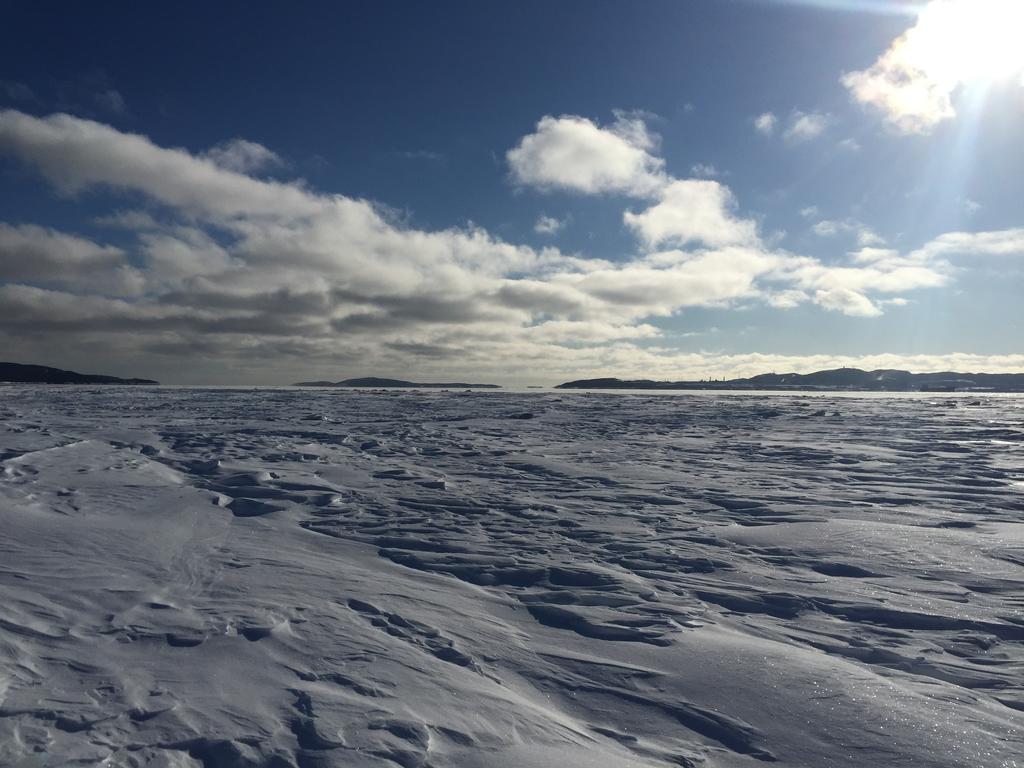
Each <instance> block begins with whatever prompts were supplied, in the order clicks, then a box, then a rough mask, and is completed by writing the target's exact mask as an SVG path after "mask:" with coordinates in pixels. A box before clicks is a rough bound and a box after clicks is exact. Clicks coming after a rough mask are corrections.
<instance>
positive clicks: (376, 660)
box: [0, 387, 1024, 768]
mask: <svg viewBox="0 0 1024 768" xmlns="http://www.w3.org/2000/svg"><path fill="white" fill-rule="evenodd" d="M951 403H956V405H955V407H954V406H953V405H951ZM0 419H2V420H0V462H2V463H0V765H3V766H68V765H88V766H93V765H109V766H190V767H193V768H194V767H195V766H205V768H213V767H214V766H217V767H220V766H227V767H229V768H236V767H249V766H270V767H273V768H285V767H286V766H297V767H299V768H321V767H323V766H346V767H347V766H355V767H358V766H403V767H404V768H411V767H413V766H435V767H440V766H467V767H479V768H484V767H485V766H486V767H490V766H495V767H501V768H505V767H507V768H513V767H515V768H519V767H524V768H547V766H556V767H557V768H572V767H573V766H597V767H604V766H608V767H609V768H619V767H624V766H699V765H707V766H757V765H761V764H764V763H768V762H773V761H774V762H776V763H778V764H781V765H793V766H797V765H799V766H815V767H818V766H840V765H842V766H908V767H909V766H913V768H923V767H924V766H965V767H966V766H970V767H971V768H978V767H979V766H1001V767H1004V768H1005V767H1009V766H1018V765H1024V760H1022V757H1021V756H1022V755H1024V643H1022V641H1024V525H1022V523H1024V397H1022V398H1016V397H1002V398H995V397H993V398H981V399H980V400H979V401H977V403H975V402H974V401H972V399H971V398H962V397H960V398H956V399H955V400H951V399H949V398H945V397H942V396H935V397H931V398H900V399H886V398H878V397H874V398H871V397H865V398H827V397H826V398H821V397H796V396H776V397H744V396H716V395H708V394H706V393H705V394H701V395H679V396H663V395H645V394H625V393H622V394H614V395H612V394H608V395H605V394H586V393H578V392H572V393H550V392H538V393H533V394H516V393H501V392H487V393H473V394H462V393H446V392H418V391H403V392H388V393H372V392H354V391H338V390H326V391H320V390H304V391H296V390H188V389H169V388H152V389H148V388H147V389H130V388H105V389H104V388H31V387H3V388H0Z"/></svg>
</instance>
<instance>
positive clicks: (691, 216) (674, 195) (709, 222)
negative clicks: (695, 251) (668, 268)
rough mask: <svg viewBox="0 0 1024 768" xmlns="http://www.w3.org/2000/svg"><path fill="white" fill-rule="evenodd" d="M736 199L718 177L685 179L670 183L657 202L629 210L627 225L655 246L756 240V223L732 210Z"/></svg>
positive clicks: (647, 242) (732, 243)
mask: <svg viewBox="0 0 1024 768" xmlns="http://www.w3.org/2000/svg"><path fill="white" fill-rule="evenodd" d="M734 208H735V200H734V199H733V196H732V192H731V191H730V190H729V188H728V187H726V186H723V185H722V184H719V183H718V182H717V181H708V180H697V179H685V180H675V181H672V182H670V183H669V184H667V185H666V186H665V187H664V188H663V189H662V190H661V192H660V195H659V200H658V203H657V204H656V205H653V206H651V207H650V208H648V209H647V210H645V211H642V212H641V213H633V212H632V211H627V212H626V213H625V215H624V220H625V223H626V226H628V227H629V228H630V229H632V230H633V231H634V232H636V233H637V234H638V235H639V236H640V238H641V239H642V240H643V242H644V243H645V244H646V245H647V246H648V247H652V248H656V247H660V246H663V245H677V246H678V245H686V244H688V243H694V242H695V243H704V244H706V245H711V246H725V245H737V244H742V243H753V242H755V241H756V240H757V226H756V224H755V222H753V221H751V220H749V219H740V218H738V217H736V216H735V215H734V214H733V213H732V211H733V209H734Z"/></svg>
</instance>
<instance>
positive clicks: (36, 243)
mask: <svg viewBox="0 0 1024 768" xmlns="http://www.w3.org/2000/svg"><path fill="white" fill-rule="evenodd" d="M0 281H8V282H26V281H31V282H36V283H41V284H44V285H49V286H64V287H67V286H70V287H78V288H88V289H91V290H93V291H98V292H107V291H110V292H113V293H115V294H117V293H121V294H126V293H127V294H130V293H135V292H136V291H137V290H138V289H139V288H140V286H141V285H142V282H143V280H142V277H141V275H140V274H139V272H138V271H137V270H136V269H134V268H133V267H132V266H131V265H130V264H129V263H128V260H127V257H126V254H125V253H124V251H122V250H121V249H120V248H115V247H113V246H109V245H97V244H96V243H94V242H92V241H91V240H86V239H85V238H82V237H76V236H74V235H68V234H64V233H61V232H56V231H54V230H52V229H44V228H43V227H37V226H34V225H31V224H23V225H21V226H10V225H8V224H4V223H0Z"/></svg>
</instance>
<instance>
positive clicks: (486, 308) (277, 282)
mask: <svg viewBox="0 0 1024 768" xmlns="http://www.w3.org/2000/svg"><path fill="white" fill-rule="evenodd" d="M1020 8H1021V6H1020V5H1018V4H1017V3H1015V2H1013V0H972V2H966V1H965V0H933V1H932V2H929V3H905V2H884V1H883V2H876V3H865V2H856V3H855V2H845V1H843V0H835V1H834V2H832V1H830V0H817V2H796V1H795V0H794V1H793V2H769V1H767V0H765V1H762V2H755V1H754V0H750V1H747V2H740V1H739V0H737V1H735V2H733V1H731V0H703V1H701V2H697V1H693V2H681V1H678V0H676V1H672V2H654V1H650V2H644V3H626V2H607V1H606V0H587V1H586V2H583V1H580V2H568V1H560V2H516V3H498V2H474V3H470V2H458V3H430V4H427V3H412V2H402V3H397V2H375V3H363V4H348V3H333V2H332V3H319V4H317V3H307V4H304V5H303V6H302V7H301V8H300V9H296V8H294V7H292V6H289V5H285V4H283V3H282V4H273V3H261V4H251V3H223V4H218V6H217V7H216V8H214V9H211V8H209V7H208V6H205V5H200V4H198V3H180V4H167V5H166V6H163V7H160V8H156V7H153V6H152V5H146V6H143V5H141V4H127V3H108V4H102V5H96V4H72V5H68V4H54V3H44V2H34V3H13V4H8V5H7V6H6V8H5V10H4V24H3V25H0V204H2V205H0V343H2V345H3V347H5V348H6V349H8V350H10V351H9V352H6V353H4V354H3V355H0V357H4V358H6V359H14V360H19V361H22V362H38V363H43V364H50V365H57V366H62V367H75V368H81V369H89V370H103V371H109V372H112V373H127V374H136V375H153V376H156V377H158V378H161V379H162V380H164V381H167V382H180V383H201V382H210V383H287V382H289V381H293V380H297V379H302V378H311V377H317V378H320V377H327V378H340V377H342V376H345V375H361V374H370V373H373V374H380V375H402V376H407V377H408V378H422V379H429V378H435V379H436V378H449V377H460V378H461V377H466V376H469V377H472V378H477V379H480V378H489V379H491V380H497V381H503V382H509V383H534V382H537V383H554V382H557V381H559V380H563V379H565V378H576V377H581V376H590V375H599V374H608V375H621V376H646V377H652V378H690V377H693V378H701V377H705V376H730V375H741V374H752V373H758V372H762V371H765V370H783V369H784V370H812V369H816V368H822V367H830V366H832V365H840V364H851V365H860V366H862V367H876V366H878V367H880V366H885V367H906V368H911V369H914V370H929V369H930V370H934V369H943V368H958V369H964V368H971V369H976V370H1024V350H1022V349H1021V346H1020V343H1019V339H1020V338H1022V337H1024V333H1022V331H1024V329H1022V320H1024V310H1022V309H1021V306H1020V302H1019V296H1020V295H1021V292H1022V291H1021V289H1022V288H1024V272H1022V269H1021V259H1022V257H1024V207H1022V206H1021V203H1020V201H1021V200H1024V152H1022V151H1021V139H1020V136H1021V135H1022V129H1024V87H1022V86H1024V79H1022V78H1024V56H1022V55H1021V54H1020V53H1019V51H1020V50H1021V49H1024V46H1021V45H1020V44H1019V41H1018V40H1017V39H1014V35H1019V30H1020V29H1021V26H1020V24H1018V23H1017V22H1021V21H1024V19H1022V12H1021V10H1020Z"/></svg>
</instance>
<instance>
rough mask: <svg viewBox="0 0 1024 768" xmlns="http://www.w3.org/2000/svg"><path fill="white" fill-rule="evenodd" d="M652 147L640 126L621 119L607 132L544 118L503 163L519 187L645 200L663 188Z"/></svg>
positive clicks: (582, 122)
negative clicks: (617, 195)
mask: <svg viewBox="0 0 1024 768" xmlns="http://www.w3.org/2000/svg"><path fill="white" fill-rule="evenodd" d="M657 143H658V142H657V137H655V136H654V135H652V134H651V133H649V132H648V130H647V128H646V125H645V123H644V122H643V121H642V120H640V119H637V118H630V117H627V116H625V115H620V116H619V117H618V118H617V119H616V121H615V122H614V123H613V124H612V125H610V126H608V127H606V128H602V127H600V126H598V125H597V124H596V123H594V122H593V121H591V120H588V119H587V118H585V117H576V116H574V115H563V116H561V117H550V116H547V117H543V118H541V120H540V122H538V123H537V129H536V131H535V132H534V133H531V134H528V135H527V136H524V137H523V138H522V140H521V141H520V142H519V144H518V145H517V146H516V147H514V148H513V149H510V150H509V151H508V153H507V154H506V159H507V160H508V164H509V167H510V168H511V169H512V177H513V178H514V179H515V181H516V182H517V183H519V184H523V185H527V186H533V187H538V188H540V189H546V190H547V189H565V190H569V191H573V192H583V193H586V194H599V193H604V192H618V193H626V194H630V195H637V196H646V195H650V194H652V193H653V192H655V191H656V190H657V189H659V188H660V187H661V186H662V185H663V184H664V177H663V172H662V167H663V165H664V161H663V160H661V159H660V158H657V157H655V156H653V155H651V154H650V150H653V149H655V148H656V147H657Z"/></svg>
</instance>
